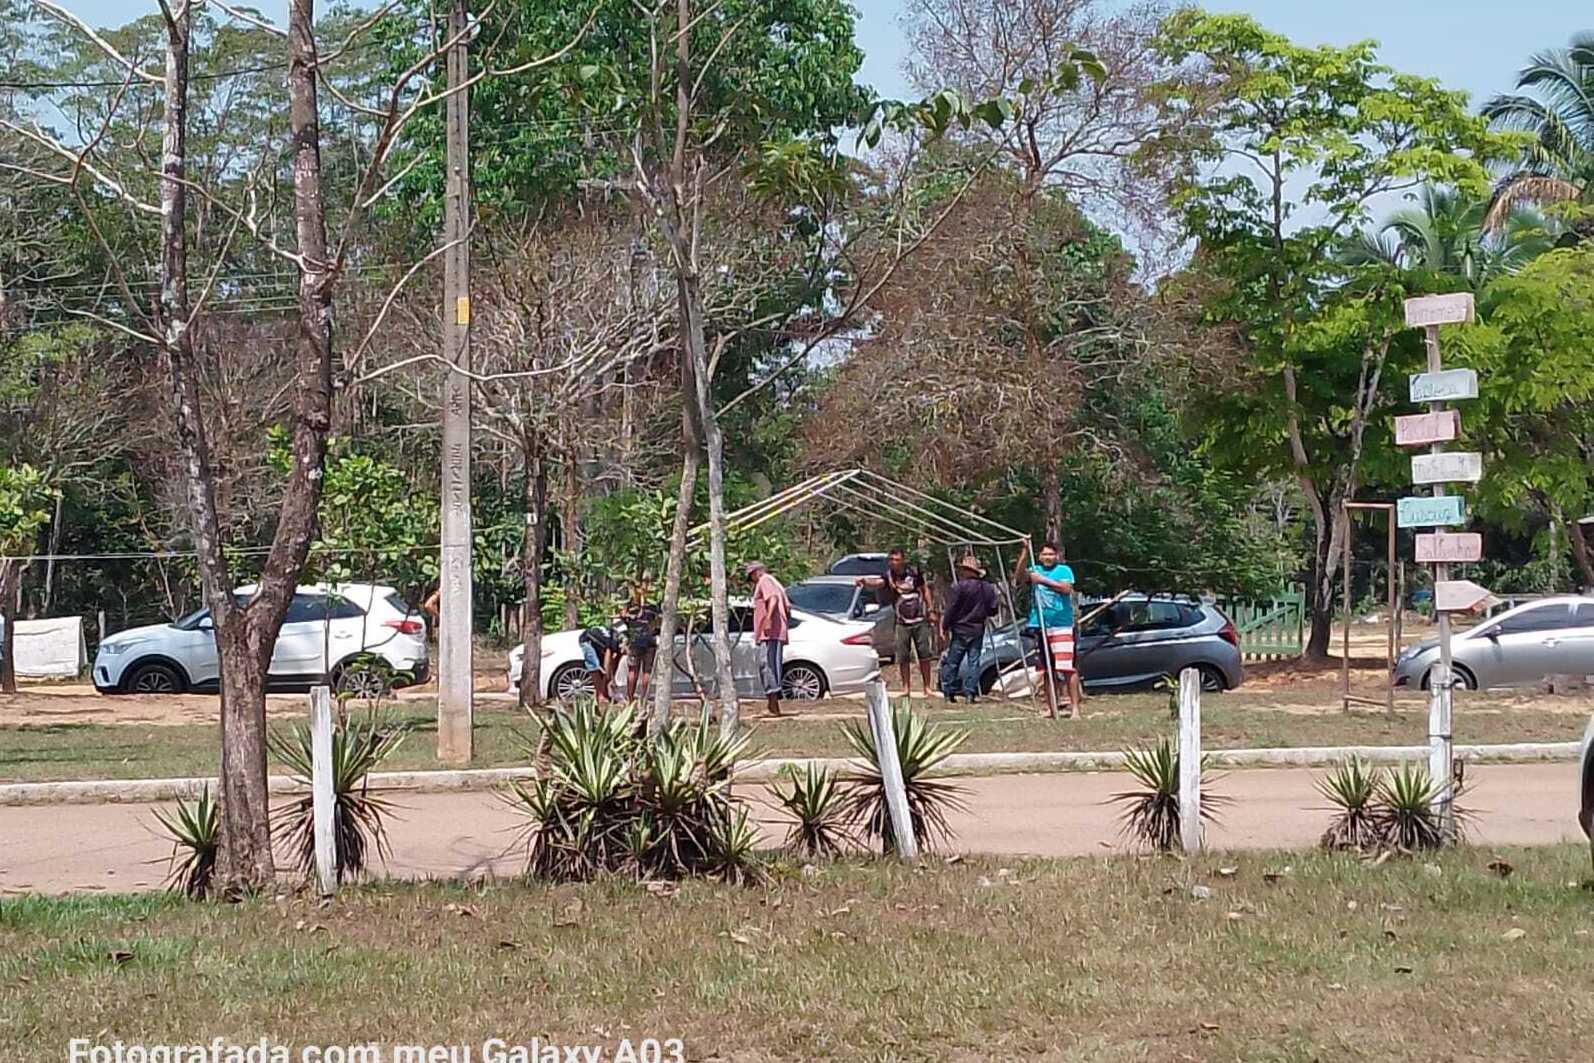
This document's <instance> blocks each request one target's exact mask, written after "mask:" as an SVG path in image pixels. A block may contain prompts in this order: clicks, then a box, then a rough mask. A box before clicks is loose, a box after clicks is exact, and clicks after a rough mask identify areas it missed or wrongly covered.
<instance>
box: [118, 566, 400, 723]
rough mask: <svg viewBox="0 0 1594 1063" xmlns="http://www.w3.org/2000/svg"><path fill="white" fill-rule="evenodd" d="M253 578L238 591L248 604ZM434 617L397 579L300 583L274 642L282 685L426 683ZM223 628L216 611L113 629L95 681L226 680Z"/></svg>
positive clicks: (368, 691) (156, 687)
mask: <svg viewBox="0 0 1594 1063" xmlns="http://www.w3.org/2000/svg"><path fill="white" fill-rule="evenodd" d="M255 590H256V587H254V586H253V585H251V586H247V587H239V588H238V589H237V590H236V591H234V592H233V594H234V596H235V597H236V598H237V600H238V604H240V605H242V604H243V603H245V602H247V601H248V600H249V599H250V597H251V596H252V595H253V594H254V593H255ZM427 671H428V661H427V653H426V621H425V620H423V619H422V618H421V616H420V614H419V613H418V612H416V610H415V609H414V608H413V607H412V606H411V605H410V604H409V603H408V602H406V601H405V600H404V596H403V595H401V594H399V592H398V591H396V590H394V589H393V588H392V587H380V586H373V585H372V584H369V583H339V584H335V585H331V586H327V585H323V584H316V585H315V586H310V587H300V588H299V589H298V590H297V591H296V592H295V593H294V596H293V601H292V602H291V603H290V604H289V606H288V614H287V616H286V617H285V618H284V620H283V623H282V631H281V633H280V634H278V636H277V644H276V647H275V648H274V649H273V650H272V654H271V666H270V668H269V669H268V670H267V676H266V681H267V683H268V684H269V685H271V686H272V687H300V688H302V687H307V686H312V685H314V684H316V683H321V682H330V683H331V684H332V685H333V687H334V688H336V689H337V690H339V691H344V692H347V693H350V694H354V695H357V696H362V697H368V696H372V695H375V694H378V693H381V692H382V691H384V690H386V689H387V688H388V687H389V686H393V685H405V684H409V683H421V682H425V680H426V676H427ZM220 683H221V672H220V667H219V661H218V659H217V654H216V629H215V625H214V624H212V623H211V619H210V610H209V609H200V610H198V611H197V612H193V613H189V614H188V615H187V616H185V617H183V618H182V619H180V620H176V621H173V622H172V623H170V624H152V625H150V626H148V627H135V628H130V629H129V630H127V631H119V632H117V633H116V634H114V635H110V636H108V637H107V638H106V639H105V640H104V641H103V642H101V643H100V646H99V650H98V652H97V653H96V654H95V655H94V687H95V689H96V690H98V691H100V693H102V694H125V693H137V694H166V693H179V692H181V691H185V690H198V691H213V690H216V689H218V688H219V686H220Z"/></svg>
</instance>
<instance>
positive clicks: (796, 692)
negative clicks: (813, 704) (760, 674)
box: [780, 663, 827, 701]
mask: <svg viewBox="0 0 1594 1063" xmlns="http://www.w3.org/2000/svg"><path fill="white" fill-rule="evenodd" d="M826 685H827V684H826V682H825V673H823V672H821V671H820V670H819V668H818V667H817V666H815V665H812V664H805V663H798V664H788V665H787V666H786V670H785V671H784V672H782V673H781V676H780V691H781V696H782V697H784V698H786V700H788V701H818V700H819V699H820V698H822V697H824V696H825V688H826Z"/></svg>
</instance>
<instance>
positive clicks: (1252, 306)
mask: <svg viewBox="0 0 1594 1063" xmlns="http://www.w3.org/2000/svg"><path fill="white" fill-rule="evenodd" d="M1162 46H1163V48H1164V49H1165V50H1166V53H1167V55H1168V58H1169V59H1170V60H1171V61H1174V62H1177V63H1180V64H1181V65H1182V69H1181V72H1180V75H1179V76H1178V77H1175V78H1171V79H1169V80H1167V81H1166V82H1165V83H1164V84H1163V85H1161V86H1160V87H1159V90H1158V91H1159V95H1160V98H1161V99H1162V101H1163V106H1164V107H1165V108H1167V109H1168V110H1169V111H1170V112H1171V113H1172V114H1174V115H1176V116H1179V117H1181V118H1183V117H1185V116H1187V115H1189V114H1190V113H1191V112H1196V113H1198V114H1199V115H1200V116H1201V119H1202V120H1201V121H1200V122H1199V123H1194V124H1189V123H1186V124H1185V125H1183V126H1182V127H1181V128H1183V129H1184V135H1183V136H1181V137H1180V138H1178V142H1174V141H1169V142H1163V143H1156V144H1153V145H1151V146H1150V147H1149V148H1148V151H1151V152H1162V151H1168V150H1174V149H1178V150H1185V151H1189V152H1190V153H1191V155H1190V157H1191V159H1192V162H1191V163H1190V164H1189V165H1188V166H1187V168H1186V169H1185V170H1184V172H1183V175H1182V177H1181V178H1180V180H1179V182H1178V184H1177V187H1176V189H1175V192H1174V202H1175V204H1176V206H1177V207H1178V208H1179V209H1180V210H1181V211H1182V215H1183V223H1184V229H1185V233H1186V235H1187V236H1188V237H1189V238H1190V239H1192V240H1194V241H1196V252H1195V260H1194V264H1193V272H1194V273H1196V274H1197V275H1198V276H1199V277H1200V278H1201V282H1202V283H1203V284H1204V285H1205V299H1204V304H1205V305H1204V315H1205V318H1206V321H1207V323H1208V324H1209V325H1210V326H1213V327H1216V328H1220V329H1223V330H1226V331H1227V333H1228V334H1229V335H1230V336H1232V338H1233V347H1234V354H1235V364H1234V367H1233V370H1232V373H1231V374H1230V378H1229V379H1228V380H1227V381H1225V385H1224V386H1223V387H1222V388H1221V389H1219V390H1217V391H1215V392H1214V393H1213V394H1212V395H1211V396H1209V397H1207V398H1206V399H1205V400H1204V401H1203V402H1202V403H1201V405H1200V407H1199V411H1200V413H1201V415H1202V421H1203V424H1204V427H1205V430H1206V432H1207V436H1208V441H1209V446H1210V449H1211V453H1212V454H1213V456H1214V458H1215V459H1216V460H1218V461H1220V462H1221V463H1223V464H1225V465H1227V466H1228V467H1231V468H1235V469H1242V470H1246V471H1248V472H1251V473H1253V474H1258V475H1266V476H1276V477H1287V478H1289V479H1291V480H1293V481H1294V483H1295V484H1296V486H1297V487H1298V489H1299V491H1300V495H1301V497H1302V500H1303V502H1304V504H1305V507H1306V513H1307V516H1308V520H1309V524H1310V528H1311V541H1312V550H1311V556H1312V566H1311V580H1310V593H1309V595H1308V598H1309V602H1310V608H1311V620H1312V623H1311V636H1310V638H1309V639H1308V642H1307V654H1308V656H1310V657H1314V658H1322V657H1325V656H1326V655H1327V652H1328V644H1329V633H1330V625H1331V623H1332V619H1333V615H1334V601H1335V593H1334V592H1335V590H1336V583H1337V576H1338V574H1339V557H1340V552H1341V544H1342V543H1343V541H1344V538H1345V536H1346V535H1347V534H1349V526H1348V520H1347V518H1346V516H1345V511H1344V509H1343V503H1344V502H1345V501H1347V500H1348V499H1350V498H1352V497H1354V496H1355V494H1356V492H1357V491H1358V490H1359V489H1360V488H1361V487H1362V485H1363V484H1364V483H1365V482H1366V477H1367V473H1368V461H1369V458H1373V459H1376V458H1377V457H1378V453H1379V451H1381V450H1382V449H1384V448H1385V447H1386V446H1387V443H1388V439H1387V434H1386V432H1385V429H1384V428H1383V426H1382V423H1381V419H1376V420H1375V418H1374V416H1373V415H1374V413H1375V412H1377V411H1379V410H1381V409H1383V408H1384V407H1385V406H1386V405H1387V403H1388V402H1389V399H1390V396H1389V394H1388V392H1389V390H1390V388H1389V385H1390V383H1391V380H1390V373H1389V370H1391V369H1393V368H1395V366H1392V365H1391V360H1392V359H1394V360H1396V361H1399V360H1401V359H1403V358H1406V357H1409V356H1410V354H1409V353H1408V352H1410V351H1412V350H1413V349H1414V347H1413V343H1412V339H1413V338H1412V336H1411V334H1410V333H1407V334H1406V335H1405V336H1402V335H1401V332H1402V330H1403V324H1402V321H1401V317H1400V300H1401V298H1402V297H1403V296H1404V295H1406V294H1408V291H1407V289H1406V281H1405V279H1404V278H1401V277H1399V276H1398V275H1394V276H1392V275H1391V274H1390V273H1389V272H1388V271H1387V270H1385V269H1383V268H1382V267H1376V266H1375V267H1368V268H1366V269H1361V270H1358V269H1356V268H1354V267H1347V266H1346V265H1345V264H1344V263H1342V262H1341V261H1340V258H1339V256H1338V251H1339V249H1340V248H1341V247H1342V245H1343V243H1344V241H1345V240H1346V239H1347V238H1348V237H1349V236H1351V235H1352V234H1353V233H1354V232H1355V231H1356V230H1357V229H1359V228H1360V227H1362V226H1363V225H1365V224H1366V223H1367V221H1368V220H1369V213H1370V208H1371V205H1372V204H1373V203H1374V202H1375V201H1376V200H1377V199H1379V198H1380V197H1385V196H1388V195H1389V194H1390V193H1399V192H1401V191H1404V190H1408V189H1414V188H1417V187H1420V186H1421V185H1422V184H1423V183H1424V182H1441V183H1445V184H1449V185H1453V186H1455V187H1457V188H1459V189H1462V190H1463V191H1467V192H1471V193H1474V194H1478V193H1481V192H1482V191H1484V190H1485V189H1486V188H1487V177H1486V174H1485V172H1484V169H1483V165H1482V162H1483V161H1485V160H1488V159H1490V158H1492V157H1495V156H1498V155H1499V154H1500V153H1501V152H1502V151H1503V150H1504V146H1505V145H1504V143H1503V142H1502V141H1501V139H1500V138H1498V137H1494V136H1491V134H1490V133H1489V132H1488V130H1487V127H1486V123H1485V121H1484V120H1483V119H1482V118H1480V117H1478V116H1476V115H1474V114H1472V113H1471V112H1470V110H1469V109H1468V107H1467V101H1466V96H1465V94H1463V93H1458V92H1450V91H1446V90H1445V89H1443V88H1441V87H1440V86H1439V85H1438V84H1437V83H1436V82H1434V81H1433V80H1431V79H1428V78H1420V77H1415V76H1412V75H1409V74H1402V73H1400V72H1398V71H1395V70H1393V69H1391V68H1390V67H1388V66H1386V65H1384V64H1382V63H1380V62H1378V59H1377V51H1376V47H1375V45H1374V44H1372V43H1371V42H1362V43H1359V44H1353V45H1350V46H1347V47H1343V48H1339V47H1331V46H1323V47H1303V46H1300V45H1297V44H1294V43H1292V42H1291V41H1290V40H1289V39H1288V38H1286V37H1283V36H1281V35H1279V34H1276V33H1271V32H1269V31H1267V30H1265V29H1263V28H1262V27H1261V26H1260V25H1258V24H1257V23H1256V22H1255V21H1254V20H1252V19H1250V18H1248V17H1246V16H1241V15H1211V14H1207V13H1204V12H1201V11H1198V10H1193V9H1191V10H1184V11H1180V12H1178V13H1176V14H1175V15H1173V16H1172V17H1171V18H1169V19H1168V21H1167V22H1166V23H1165V25H1164V30H1163V38H1162Z"/></svg>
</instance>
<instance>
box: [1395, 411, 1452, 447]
mask: <svg viewBox="0 0 1594 1063" xmlns="http://www.w3.org/2000/svg"><path fill="white" fill-rule="evenodd" d="M1460 438H1461V411H1460V410H1442V411H1440V412H1439V413H1414V414H1410V415H1409V416H1406V417H1396V418H1395V445H1396V446H1398V447H1426V446H1429V445H1430V444H1433V443H1449V442H1452V441H1454V440H1457V439H1460Z"/></svg>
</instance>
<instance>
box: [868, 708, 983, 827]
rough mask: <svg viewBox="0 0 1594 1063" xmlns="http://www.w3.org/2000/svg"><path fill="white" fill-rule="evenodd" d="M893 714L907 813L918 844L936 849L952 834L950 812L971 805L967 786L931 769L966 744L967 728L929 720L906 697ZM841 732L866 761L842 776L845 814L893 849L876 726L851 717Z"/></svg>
mask: <svg viewBox="0 0 1594 1063" xmlns="http://www.w3.org/2000/svg"><path fill="white" fill-rule="evenodd" d="M892 720H893V723H894V725H895V728H896V739H897V759H898V761H899V762H900V763H901V765H902V784H903V787H904V788H905V789H906V790H907V795H908V819H909V822H910V823H911V824H912V825H913V835H914V837H915V838H917V839H918V841H919V845H920V847H921V848H923V849H925V850H927V851H928V850H932V849H934V848H936V846H937V845H938V844H942V843H945V842H948V841H950V840H951V839H952V825H951V823H950V822H948V820H947V815H948V813H951V812H956V811H962V810H963V809H964V808H966V807H967V806H966V805H964V803H963V799H962V796H961V795H962V794H963V793H964V789H963V787H961V786H958V785H956V784H954V783H950V782H946V781H944V780H938V779H931V778H929V773H930V772H931V771H932V770H933V769H934V768H935V767H936V765H938V764H940V763H941V762H942V761H943V760H945V759H946V758H947V757H949V756H951V755H952V753H953V752H955V751H956V750H957V748H958V746H960V745H962V744H963V742H964V740H965V739H967V738H968V736H969V732H968V731H966V730H955V729H952V728H948V727H944V726H941V725H939V724H933V723H930V722H928V721H927V720H925V719H924V718H923V717H921V716H918V715H915V714H914V712H913V709H912V706H911V704H910V703H909V702H908V701H906V700H904V701H903V702H902V704H901V706H900V707H898V708H897V709H896V710H895V711H894V712H893V713H892ZM842 733H843V734H844V735H845V737H846V739H847V744H848V745H850V746H851V747H852V750H853V752H854V753H856V754H857V755H858V756H859V757H860V758H861V759H862V761H863V763H862V764H861V765H859V767H858V769H857V770H856V771H854V772H852V773H851V774H849V775H847V776H846V778H845V779H844V780H843V782H844V786H845V788H846V793H847V796H846V808H847V819H848V821H849V822H851V823H854V824H856V825H858V826H859V827H860V828H861V830H862V832H863V835H864V837H865V838H867V839H870V840H873V841H878V842H879V843H880V847H881V851H882V852H886V853H890V852H895V851H896V848H897V842H896V837H895V831H894V830H893V829H892V826H891V812H890V809H889V807H888V806H887V804H886V786H885V780H884V779H882V778H881V777H880V767H879V764H880V758H879V754H878V751H877V750H876V749H875V741H874V731H873V730H872V729H871V728H870V726H869V723H868V721H867V720H863V721H858V720H850V721H848V722H847V723H844V724H843V725H842Z"/></svg>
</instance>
